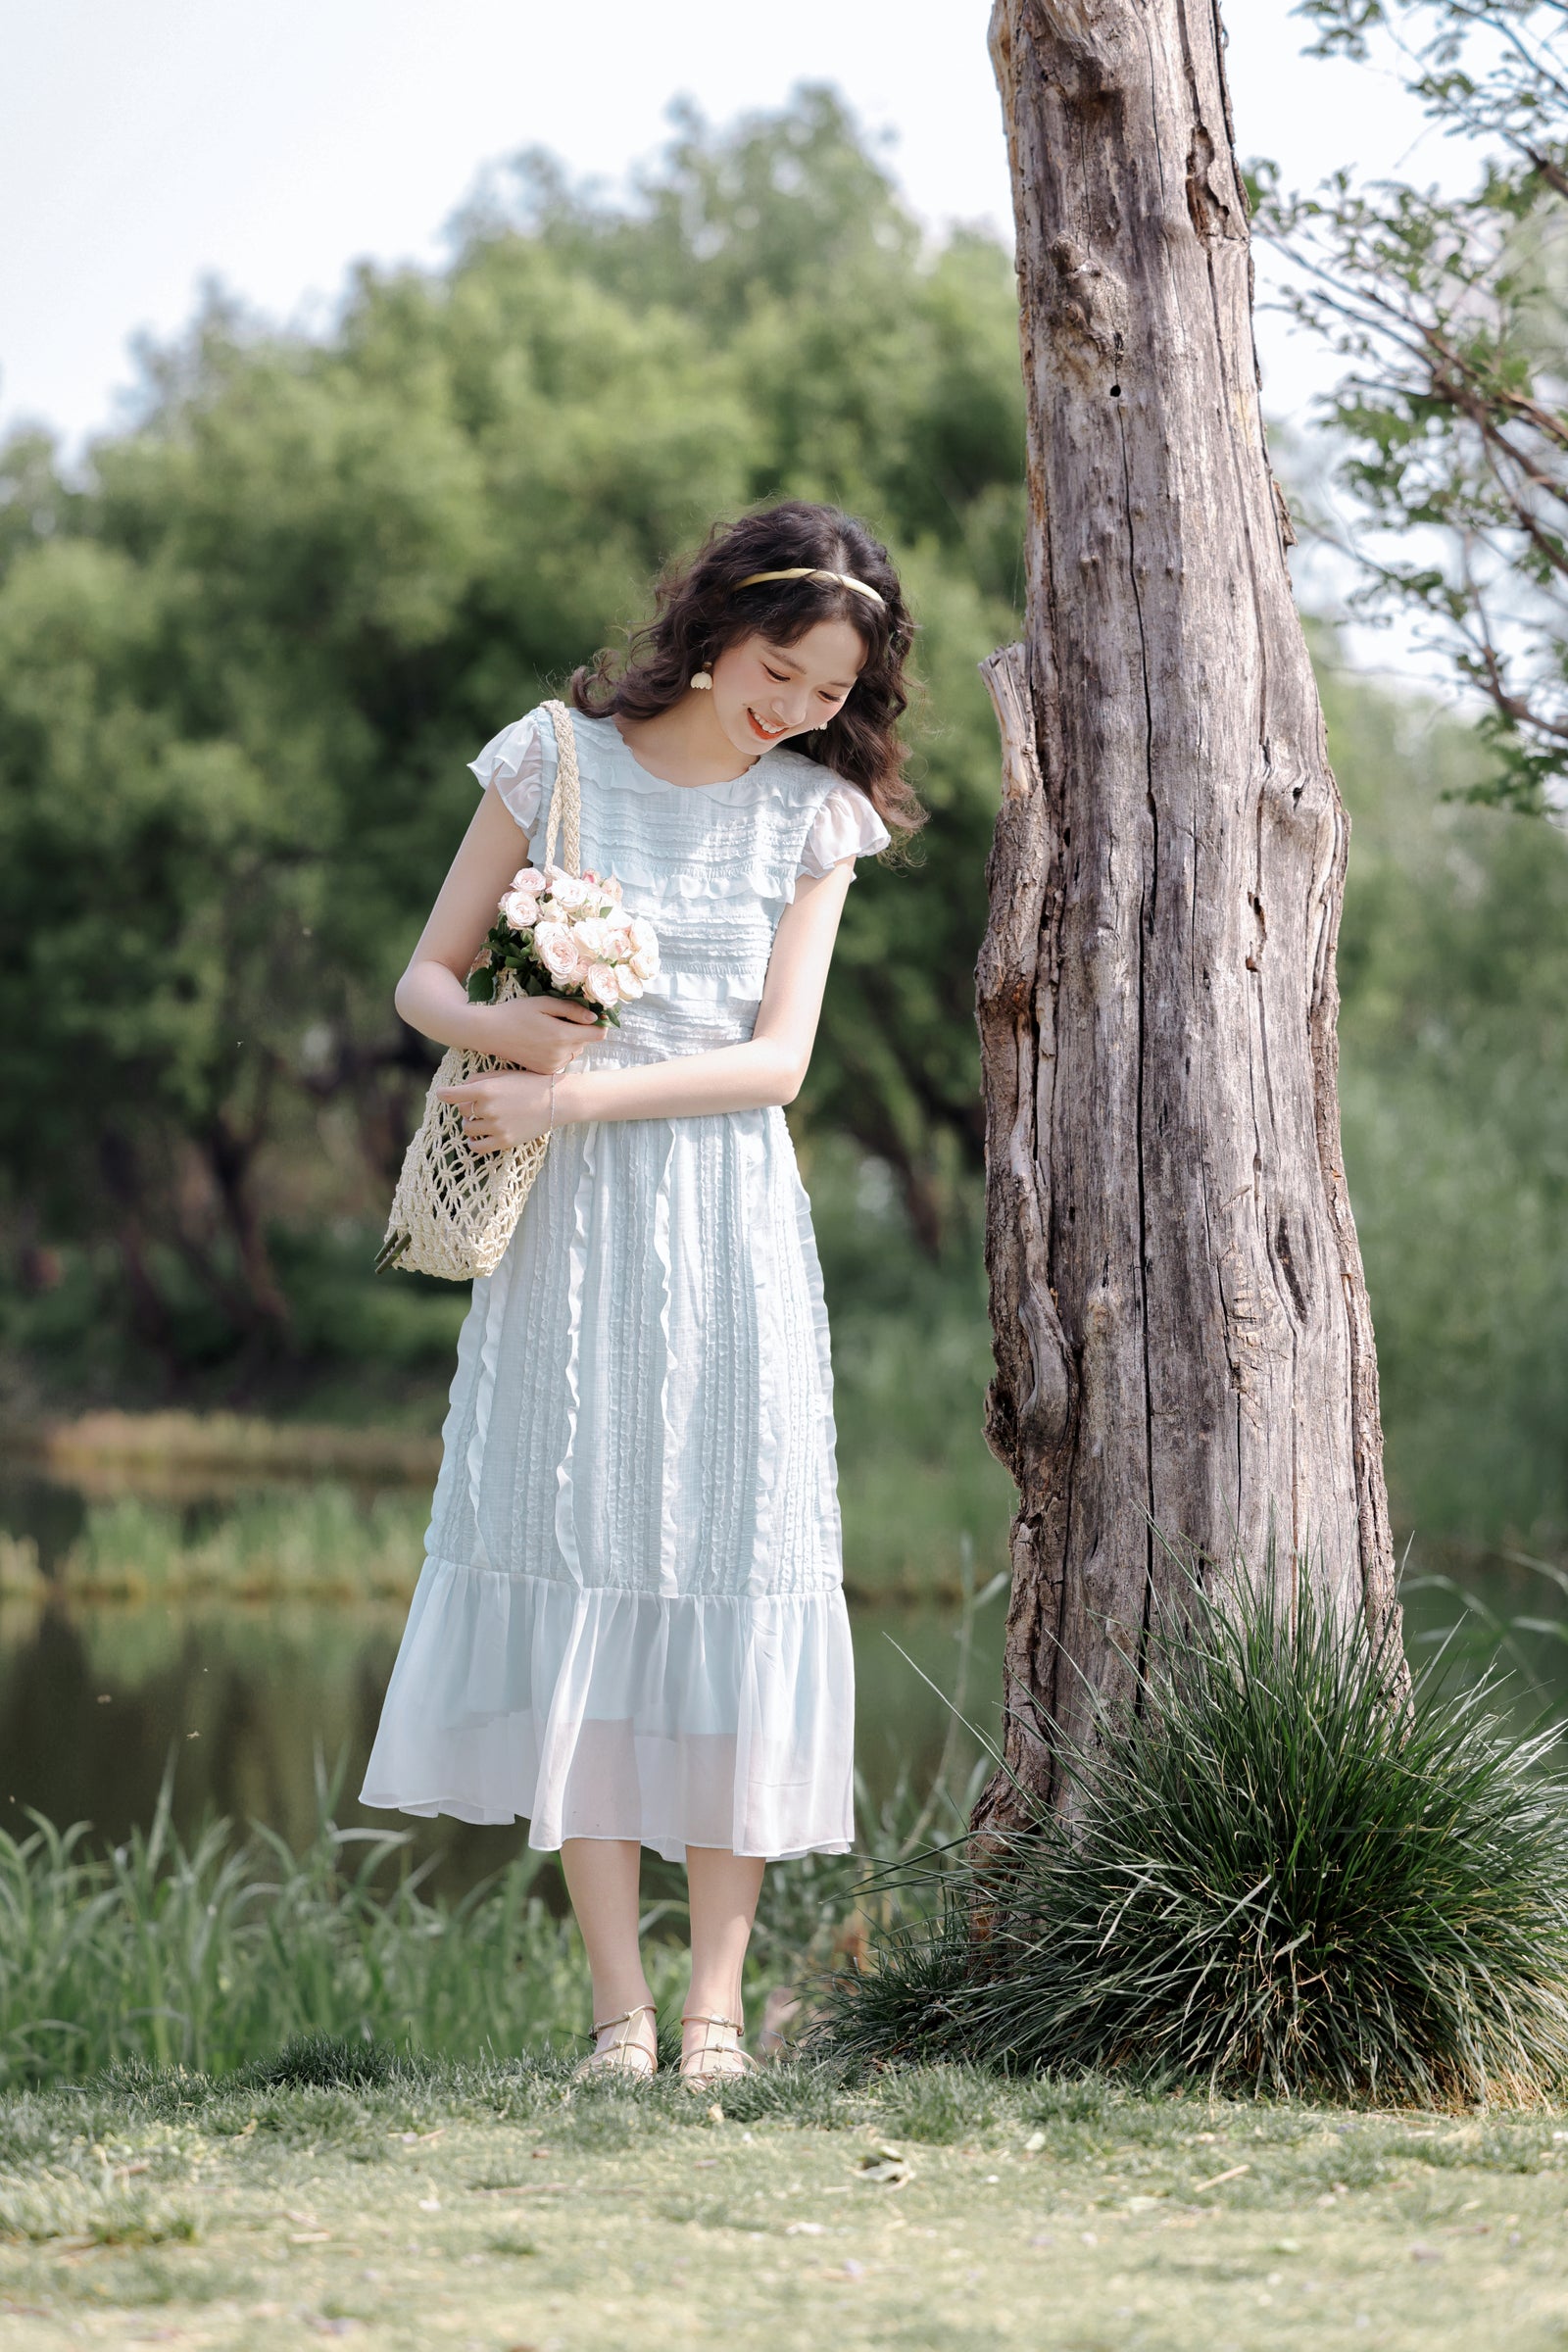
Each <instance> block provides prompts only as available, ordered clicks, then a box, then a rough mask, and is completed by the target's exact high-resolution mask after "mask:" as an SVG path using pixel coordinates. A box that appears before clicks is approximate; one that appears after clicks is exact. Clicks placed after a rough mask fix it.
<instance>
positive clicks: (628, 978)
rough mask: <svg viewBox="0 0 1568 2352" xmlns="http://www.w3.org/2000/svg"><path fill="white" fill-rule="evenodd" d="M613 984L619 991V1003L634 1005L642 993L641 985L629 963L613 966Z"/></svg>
mask: <svg viewBox="0 0 1568 2352" xmlns="http://www.w3.org/2000/svg"><path fill="white" fill-rule="evenodd" d="M615 983H616V986H617V987H618V988H619V990H620V1001H621V1003H622V1004H623V1005H635V1004H636V1002H637V1000H638V998H639V997H640V996H641V995H642V993H643V984H642V982H641V981H640V980H639V979H638V977H637V975H636V973H635V972H634V971H633V970H632V968H631V965H630V964H629V963H618V964H617V965H616V966H615Z"/></svg>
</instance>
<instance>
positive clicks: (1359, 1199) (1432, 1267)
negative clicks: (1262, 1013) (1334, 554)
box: [1319, 646, 1568, 1549]
mask: <svg viewBox="0 0 1568 2352" xmlns="http://www.w3.org/2000/svg"><path fill="white" fill-rule="evenodd" d="M1321 650H1322V651H1323V652H1325V653H1326V654H1327V656H1328V659H1327V660H1326V661H1323V662H1320V668H1319V674H1320V677H1321V679H1322V684H1323V698H1324V707H1325V710H1326V711H1327V714H1328V722H1329V748H1330V752H1331V754H1332V756H1333V760H1334V764H1335V768H1336V772H1337V773H1338V775H1339V777H1340V780H1341V784H1342V787H1343V789H1344V792H1345V797H1346V801H1347V803H1348V807H1349V809H1350V812H1351V818H1352V823H1353V833H1352V843H1351V856H1350V875H1349V881H1348V887H1347V891H1346V901H1345V921H1344V924H1343V927H1342V929H1341V933H1340V985H1341V990H1342V993H1343V999H1344V1003H1343V1007H1342V1011H1341V1018H1340V1039H1341V1047H1342V1072H1343V1076H1342V1088H1343V1096H1342V1101H1343V1113H1344V1124H1345V1154H1346V1171H1347V1174H1348V1178H1349V1182H1350V1193H1351V1198H1352V1200H1353V1201H1354V1202H1355V1214H1356V1223H1357V1227H1358V1229H1359V1231H1360V1235H1361V1245H1362V1249H1363V1251H1364V1253H1365V1258H1366V1271H1367V1287H1368V1289H1369V1291H1370V1293H1371V1297H1372V1312H1373V1316H1374V1319H1375V1322H1376V1325H1377V1336H1378V1368H1379V1374H1380V1378H1381V1382H1382V1392H1383V1411H1384V1424H1385V1428H1386V1431H1387V1436H1388V1460H1389V1479H1390V1488H1391V1492H1392V1495H1393V1499H1394V1503H1395V1508H1396V1512H1397V1516H1398V1518H1399V1519H1400V1520H1401V1521H1402V1522H1403V1524H1404V1525H1405V1526H1406V1527H1407V1528H1413V1529H1414V1530H1415V1532H1416V1533H1417V1534H1418V1535H1419V1536H1421V1537H1427V1536H1433V1535H1443V1534H1453V1533H1462V1534H1464V1535H1467V1536H1471V1537H1475V1538H1481V1539H1485V1540H1487V1541H1489V1542H1496V1541H1499V1540H1509V1539H1511V1540H1513V1541H1515V1542H1518V1541H1524V1542H1527V1543H1529V1544H1532V1545H1533V1546H1536V1547H1537V1548H1547V1549H1556V1548H1560V1547H1561V1546H1562V1545H1563V1544H1564V1543H1565V1542H1568V841H1565V840H1563V839H1562V838H1560V836H1559V835H1558V834H1557V833H1556V831H1555V830H1552V831H1544V830H1543V829H1542V828H1539V827H1535V826H1526V825H1521V824H1519V823H1518V822H1517V821H1516V820H1515V819H1514V818H1512V817H1510V816H1508V815H1505V814H1503V813H1501V812H1499V811H1497V810H1495V809H1478V808H1474V807H1467V806H1464V805H1463V804H1464V801H1465V799H1466V797H1467V796H1468V794H1469V792H1470V789H1471V787H1472V786H1473V784H1474V783H1475V781H1476V779H1477V778H1478V777H1479V776H1481V775H1482V774H1484V772H1485V770H1486V767H1487V764H1488V760H1487V754H1486V752H1485V751H1484V749H1483V747H1482V746H1481V745H1480V744H1479V743H1478V741H1477V739H1476V735H1475V732H1474V730H1473V729H1471V728H1469V727H1461V726H1458V725H1455V724H1454V723H1453V722H1452V721H1451V720H1449V719H1446V718H1445V717H1444V715H1443V714H1442V713H1441V712H1440V711H1437V710H1436V709H1435V708H1434V707H1433V706H1432V705H1431V704H1430V703H1424V702H1414V701H1405V700H1397V699H1395V698H1394V697H1392V696H1390V695H1388V694H1386V693H1381V692H1379V691H1378V690H1377V689H1376V688H1375V687H1373V686H1371V685H1369V684H1368V683H1367V682H1366V681H1364V680H1361V679H1357V678H1355V677H1354V676H1353V675H1347V674H1346V673H1344V672H1343V671H1342V670H1341V669H1340V668H1339V666H1338V664H1337V662H1336V661H1335V658H1334V652H1333V648H1332V646H1327V647H1325V648H1323V649H1321ZM1434 788H1436V796H1435V791H1434Z"/></svg>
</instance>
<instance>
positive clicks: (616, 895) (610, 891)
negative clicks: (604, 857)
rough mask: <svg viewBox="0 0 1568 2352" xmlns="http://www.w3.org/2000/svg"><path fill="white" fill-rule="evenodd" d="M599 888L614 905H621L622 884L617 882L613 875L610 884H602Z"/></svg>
mask: <svg viewBox="0 0 1568 2352" xmlns="http://www.w3.org/2000/svg"><path fill="white" fill-rule="evenodd" d="M599 887H600V889H601V890H602V891H603V892H604V894H605V896H606V898H607V899H609V900H611V901H612V902H613V905H615V906H616V907H618V906H619V905H620V884H619V883H618V882H617V881H616V880H615V877H614V875H613V874H612V875H611V877H610V879H609V881H608V882H602V883H601V884H600V886H599Z"/></svg>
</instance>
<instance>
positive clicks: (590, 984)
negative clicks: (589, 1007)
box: [583, 963, 620, 1005]
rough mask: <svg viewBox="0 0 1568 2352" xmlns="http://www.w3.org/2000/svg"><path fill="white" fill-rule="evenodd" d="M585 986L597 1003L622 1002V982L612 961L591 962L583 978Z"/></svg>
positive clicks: (613, 1003)
mask: <svg viewBox="0 0 1568 2352" xmlns="http://www.w3.org/2000/svg"><path fill="white" fill-rule="evenodd" d="M583 988H584V989H585V991H586V992H587V994H588V995H589V996H590V997H592V999H593V1001H594V1003H595V1004H596V1005H617V1004H618V1003H619V1002H620V982H619V980H618V979H617V978H616V976H615V967H614V965H613V963H591V964H590V965H589V966H588V971H587V975H586V977H585V978H584V980H583Z"/></svg>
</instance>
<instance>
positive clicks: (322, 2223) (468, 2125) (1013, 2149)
mask: <svg viewBox="0 0 1568 2352" xmlns="http://www.w3.org/2000/svg"><path fill="white" fill-rule="evenodd" d="M1565 2200H1568V2126H1565V2123H1564V2119H1563V2117H1562V2116H1561V2115H1560V2114H1555V2113H1531V2114H1528V2115H1519V2114H1504V2115H1489V2116H1449V2115H1429V2114H1411V2113H1399V2114H1387V2115H1366V2114H1358V2113H1351V2112H1348V2111H1340V2110H1319V2109H1309V2108H1299V2107H1298V2108H1290V2107H1277V2106H1276V2107H1269V2106H1262V2105H1251V2104H1219V2103H1216V2104H1213V2105H1210V2104H1207V2103H1205V2102H1204V2101H1203V2100H1201V2099H1199V2098H1194V2097H1192V2096H1187V2097H1177V2098H1144V2097H1139V2096H1135V2095H1131V2094H1127V2093H1124V2092H1119V2091H1116V2090H1113V2089H1110V2088H1108V2087H1107V2086H1106V2085H1105V2084H1103V2082H1096V2081H1090V2082H1083V2083H1078V2084H1072V2085H1067V2086H1062V2085H1059V2084H1050V2083H1041V2082H1035V2083H1030V2084H1022V2085H1016V2086H1013V2085H999V2084H998V2083H996V2082H992V2081H990V2080H989V2079H986V2078H983V2077H979V2076H976V2075H974V2074H971V2073H969V2072H967V2071H965V2070H963V2069H959V2068H936V2067H932V2068H925V2069H917V2070H914V2071H911V2072H908V2073H905V2074H898V2075H892V2076H889V2077H886V2078H884V2079H883V2080H882V2082H880V2083H879V2084H878V2085H876V2086H875V2087H873V2088H870V2089H856V2088H849V2087H845V2086H844V2085H843V2084H842V2083H840V2082H837V2081H836V2080H835V2079H834V2078H833V2077H831V2076H830V2075H828V2074H826V2073H824V2072H819V2071H817V2070H814V2069H811V2068H809V2067H806V2066H787V2067H781V2068H777V2069H775V2070H773V2071H772V2072H771V2073H770V2074H767V2075H764V2076H762V2077H760V2078H758V2079H757V2080H755V2081H753V2082H749V2083H747V2084H745V2085H743V2086H740V2087H738V2088H733V2089H731V2090H730V2091H729V2092H728V2093H727V2094H726V2095H725V2097H724V2098H723V2099H722V2101H721V2102H712V2103H711V2102H710V2101H709V2100H708V2099H706V2098H693V2097H692V2096H691V2095H690V2094H687V2093H683V2092H682V2091H681V2090H680V2089H679V2088H678V2087H677V2086H676V2085H675V2084H674V2083H673V2082H668V2083H661V2084H659V2085H658V2086H657V2087H655V2088H654V2089H652V2090H645V2091H638V2090H636V2089H632V2088H628V2087H624V2086H621V2085H618V2084H613V2083H605V2082H594V2083H592V2084H589V2085H587V2086H580V2087H576V2088H572V2087H571V2086H570V2085H569V2083H568V2080H567V2069H566V2067H565V2065H564V2064H563V2063H558V2062H554V2061H546V2062H544V2063H543V2064H537V2065H536V2064H532V2063H526V2062H520V2061H519V2062H516V2063H515V2064H510V2065H501V2066H494V2067H473V2066H467V2067H464V2066H448V2065H436V2066H421V2067H417V2068H415V2069H412V2070H409V2071H405V2072H400V2073H396V2074H394V2075H393V2076H392V2077H391V2079H389V2080H387V2081H384V2082H380V2083H378V2084H376V2085H373V2086H369V2087H360V2088H356V2087H349V2086H328V2087H302V2086H300V2085H297V2084H293V2085H286V2086H282V2087H254V2086H253V2087H247V2086H246V2085H245V2083H244V2082H243V2081H242V2080H236V2079H231V2080H230V2081H229V2082H222V2083H212V2082H206V2081H204V2080H202V2079H200V2078H194V2077H180V2076H177V2075H176V2076H170V2075H163V2076H154V2075H151V2074H147V2075H144V2076H141V2077H137V2076H134V2075H126V2076H123V2077H122V2078H121V2079H119V2080H118V2081H108V2082H105V2081H102V2080H101V2081H100V2082H96V2083H91V2084H88V2085H87V2086H86V2087H84V2088H79V2089H72V2088H59V2089H51V2090H48V2091H44V2092H40V2093H34V2094H23V2095H15V2096H12V2097H11V2098H9V2099H8V2100H6V2101H5V2102H4V2103H3V2104H0V2320H3V2335H4V2341H5V2343H6V2346H7V2352H11V2348H12V2347H15V2352H29V2348H30V2347H34V2346H36V2347H43V2346H52V2345H56V2344H59V2345H65V2344H79V2343H82V2342H86V2343H106V2344H116V2345H120V2344H128V2343H138V2342H139V2343H178V2344H187V2345H192V2346H199V2345H209V2344H212V2345H219V2344H221V2345H230V2344H232V2345H243V2346H245V2347H247V2348H249V2347H252V2346H255V2347H263V2348H265V2347H267V2346H270V2345H284V2344H289V2345H298V2344H302V2343H304V2342H307V2341H309V2340H312V2338H313V2337H314V2336H323V2335H341V2336H344V2337H346V2338H348V2339H349V2340H350V2341H354V2342H358V2343H362V2344H365V2345H366V2346H371V2345H381V2344H385V2345H389V2346H390V2345H411V2346H412V2345H420V2346H426V2345H444V2344H451V2345H455V2346H466V2345H473V2346H483V2347H485V2352H492V2348H494V2352H502V2348H504V2347H507V2346H514V2347H520V2346H532V2347H534V2348H535V2352H552V2348H557V2352H578V2348H579V2347H582V2348H583V2352H587V2348H589V2347H592V2348H593V2352H601V2348H609V2352H613V2348H615V2347H621V2346H625V2347H627V2348H628V2352H629V2348H630V2347H634V2346H635V2347H637V2348H638V2352H660V2348H661V2347H663V2346H670V2347H674V2346H685V2345H697V2346H709V2345H712V2346H722V2347H724V2352H743V2348H745V2347H751V2346H766V2347H775V2346H777V2347H781V2348H789V2352H793V2348H794V2347H803V2348H807V2347H809V2352H826V2348H827V2347H831V2348H832V2352H845V2348H847V2347H853V2346H859V2345H867V2346H870V2345H875V2346H877V2347H883V2346H906V2345H907V2346H911V2347H912V2346H924V2345H932V2346H943V2347H947V2346H953V2347H969V2346H974V2347H976V2352H978V2348H979V2347H982V2346H990V2345H993V2344H996V2343H998V2342H1003V2343H1008V2342H1017V2343H1019V2344H1027V2345H1029V2346H1030V2347H1032V2348H1033V2347H1038V2348H1039V2352H1098V2348H1099V2347H1102V2346H1105V2347H1110V2346H1115V2347H1121V2346H1126V2347H1129V2348H1133V2347H1140V2346H1150V2347H1156V2346H1157V2347H1163V2346H1171V2347H1178V2346H1179V2347H1183V2348H1184V2352H1185V2348H1186V2347H1201V2352H1226V2347H1228V2346H1236V2347H1240V2348H1242V2352H1253V2348H1254V2347H1257V2348H1259V2352H1261V2348H1262V2347H1264V2346H1267V2347H1270V2348H1271V2352H1272V2347H1275V2346H1278V2345H1292V2344H1299V2345H1302V2346H1308V2345H1309V2346H1312V2347H1313V2348H1314V2352H1318V2348H1323V2347H1333V2346H1337V2345H1340V2344H1342V2343H1343V2344H1345V2345H1347V2346H1354V2347H1357V2352H1361V2348H1364V2347H1371V2346H1377V2345H1388V2346H1400V2347H1402V2346H1406V2345H1408V2346H1411V2347H1414V2346H1420V2347H1422V2352H1436V2348H1438V2347H1444V2346H1450V2345H1451V2346H1454V2347H1458V2346H1461V2345H1463V2346H1466V2347H1469V2346H1473V2345H1476V2344H1478V2343H1481V2344H1484V2345H1485V2346H1486V2347H1487V2352H1495V2348H1496V2347H1503V2346H1506V2347H1510V2348H1511V2347H1515V2346H1517V2347H1520V2348H1521V2352H1523V2348H1525V2347H1536V2346H1540V2347H1543V2348H1544V2347H1547V2346H1552V2347H1560V2346H1562V2345H1563V2344H1564V2342H1565V2341H1568V2227H1565V2221H1564V2205H1565Z"/></svg>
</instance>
